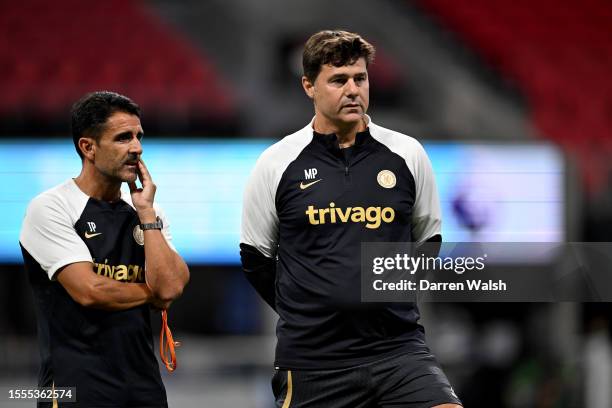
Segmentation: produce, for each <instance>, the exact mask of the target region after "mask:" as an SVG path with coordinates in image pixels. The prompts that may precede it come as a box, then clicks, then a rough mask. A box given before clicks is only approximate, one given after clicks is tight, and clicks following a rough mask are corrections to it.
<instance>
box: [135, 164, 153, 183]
mask: <svg viewBox="0 0 612 408" xmlns="http://www.w3.org/2000/svg"><path fill="white" fill-rule="evenodd" d="M138 170H139V172H138V175H139V177H140V181H141V182H142V183H143V185H144V183H145V182H149V181H151V174H150V173H149V170H148V169H147V166H145V164H144V162H143V161H142V159H140V160H139V161H138Z"/></svg>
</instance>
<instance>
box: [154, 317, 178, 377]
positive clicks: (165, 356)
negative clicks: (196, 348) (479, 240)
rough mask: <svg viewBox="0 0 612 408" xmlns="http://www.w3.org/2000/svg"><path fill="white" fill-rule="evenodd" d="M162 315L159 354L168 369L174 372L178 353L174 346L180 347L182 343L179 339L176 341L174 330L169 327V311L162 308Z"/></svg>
mask: <svg viewBox="0 0 612 408" xmlns="http://www.w3.org/2000/svg"><path fill="white" fill-rule="evenodd" d="M161 316H162V328H161V332H160V333H159V355H160V357H161V361H162V362H163V363H164V365H165V366H166V369H167V370H168V371H169V372H173V371H174V370H176V353H175V351H174V348H175V347H179V346H180V345H181V343H180V342H179V341H174V339H173V338H172V331H170V327H168V311H167V310H162V312H161ZM164 337H165V339H164Z"/></svg>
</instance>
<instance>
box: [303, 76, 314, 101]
mask: <svg viewBox="0 0 612 408" xmlns="http://www.w3.org/2000/svg"><path fill="white" fill-rule="evenodd" d="M302 87H303V88H304V92H306V95H308V97H309V98H310V99H313V98H314V84H313V83H312V82H310V80H309V79H308V78H306V77H305V76H303V77H302Z"/></svg>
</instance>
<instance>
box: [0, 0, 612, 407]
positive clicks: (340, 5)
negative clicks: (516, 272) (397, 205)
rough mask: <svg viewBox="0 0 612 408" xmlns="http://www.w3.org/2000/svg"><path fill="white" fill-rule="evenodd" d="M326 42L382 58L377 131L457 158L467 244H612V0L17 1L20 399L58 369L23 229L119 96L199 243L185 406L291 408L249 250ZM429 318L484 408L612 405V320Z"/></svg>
mask: <svg viewBox="0 0 612 408" xmlns="http://www.w3.org/2000/svg"><path fill="white" fill-rule="evenodd" d="M324 28H343V29H347V30H349V31H355V32H359V33H360V34H362V35H363V36H364V37H365V38H367V39H368V40H370V41H371V42H373V43H374V45H376V46H377V48H378V53H377V59H376V61H375V63H374V65H373V66H371V69H370V74H371V79H370V81H371V88H372V90H371V108H370V113H371V114H372V116H373V118H374V120H375V121H376V122H377V123H379V124H381V125H383V126H385V127H390V128H393V129H396V130H399V131H402V132H404V133H406V134H409V135H412V136H414V137H416V138H418V139H419V140H421V141H424V142H426V146H427V148H428V151H430V154H432V153H431V152H435V154H432V156H433V158H432V160H433V161H434V170H436V173H437V174H438V178H439V180H441V181H440V184H441V189H443V190H444V192H443V200H445V202H444V203H443V204H444V208H445V213H444V217H445V222H447V221H449V220H451V221H449V222H450V224H445V228H446V230H445V234H446V235H445V238H448V236H449V235H450V236H453V237H456V238H457V240H464V239H465V240H478V239H481V240H488V239H491V240H498V241H504V240H505V239H506V240H507V239H508V236H510V237H511V239H512V240H516V241H530V240H554V241H556V240H558V241H585V242H591V241H612V239H610V236H611V234H612V232H611V231H612V160H611V159H612V134H611V132H612V131H611V129H612V80H610V78H609V75H610V72H612V3H610V1H609V0H582V1H575V0H574V1H572V0H555V1H553V0H529V1H528V0H495V1H493V0H469V1H465V2H458V1H451V0H418V1H408V0H393V1H392V0H378V1H374V0H360V1H348V0H337V1H334V2H329V1H322V0H310V1H308V2H305V1H292V2H286V1H281V0H260V1H257V2H253V1H247V0H233V1H222V0H208V1H206V2H200V1H195V0H188V1H182V2H172V1H169V0H151V1H120V0H107V1H103V2H102V1H99V2H82V1H77V0H58V1H55V2H48V1H42V0H22V1H19V2H12V1H0V55H1V58H0V88H1V89H2V92H1V93H0V138H1V139H0V157H1V158H2V163H0V178H1V179H2V190H1V192H0V207H1V208H2V211H3V214H5V216H6V217H7V219H6V220H5V223H3V224H4V226H3V227H1V228H0V237H1V240H0V263H1V264H0V303H1V305H2V310H3V313H2V314H0V385H2V386H9V385H20V386H26V385H33V384H35V382H36V374H37V367H38V349H37V345H36V333H35V320H34V311H33V307H32V296H31V293H30V289H29V287H28V284H27V281H26V277H25V274H24V273H23V267H22V265H21V263H20V260H19V258H18V257H16V256H15V254H16V253H17V254H18V252H16V251H17V250H18V242H17V240H18V235H17V233H18V229H19V225H20V222H21V218H22V216H23V211H24V209H25V207H26V205H27V203H28V201H29V200H30V199H31V198H32V197H33V196H34V195H35V194H37V193H38V192H40V191H42V190H43V189H44V188H47V187H49V186H50V185H53V184H55V181H56V180H58V182H59V181H62V180H63V179H65V178H67V177H70V176H74V175H76V174H77V172H78V169H79V163H78V159H77V156H76V154H73V153H72V152H71V149H72V148H71V147H70V143H71V142H70V135H69V114H68V111H69V107H70V105H71V104H72V102H74V101H75V100H76V99H77V98H78V97H80V96H81V95H82V94H84V93H85V92H88V91H93V90H100V89H108V90H114V91H117V92H120V93H124V94H126V95H128V96H130V97H131V98H133V99H134V100H135V101H136V102H138V103H139V104H140V105H141V106H142V107H143V110H144V118H143V125H144V128H145V132H146V138H145V142H144V149H145V158H147V157H151V160H152V163H149V167H150V168H151V171H152V174H153V176H154V177H155V178H156V180H157V182H158V184H159V193H160V195H161V194H163V192H164V191H166V193H165V194H166V195H165V196H164V198H163V199H162V198H161V196H160V202H162V204H163V205H164V207H166V208H167V207H172V208H174V211H175V212H176V214H177V215H176V218H178V219H177V220H176V223H177V224H178V226H179V227H180V225H181V222H184V223H185V224H184V225H185V227H184V228H183V229H181V228H178V230H176V229H175V230H174V231H173V232H174V235H175V236H176V237H177V240H181V239H182V241H180V244H179V245H178V246H179V249H181V250H182V251H184V252H185V253H188V254H189V255H188V259H189V263H190V267H191V275H192V279H191V283H190V285H189V286H188V289H187V290H186V291H185V294H184V296H183V298H182V299H181V300H179V301H178V302H177V303H176V304H175V305H174V306H173V308H172V309H171V312H170V319H171V324H172V326H173V328H174V331H175V338H178V339H179V340H181V341H182V344H183V346H182V347H181V348H180V349H179V350H178V358H179V364H180V366H179V369H178V370H177V372H175V373H173V374H171V375H165V381H166V386H167V390H168V394H169V402H170V404H171V406H176V407H200V406H206V407H253V408H259V407H270V406H272V397H271V389H270V386H269V380H270V376H271V374H272V371H273V367H272V360H273V349H274V345H275V341H274V323H275V316H274V314H273V313H272V312H271V311H270V310H268V309H267V308H266V307H265V306H264V305H263V303H262V302H260V301H259V299H258V298H257V296H256V294H255V293H254V291H252V290H251V289H250V287H249V286H248V283H247V282H246V281H245V280H244V279H243V278H242V275H241V271H240V269H239V266H238V264H237V254H236V253H235V252H231V251H232V249H231V248H233V249H234V250H235V251H237V250H238V242H237V240H236V239H237V238H236V237H237V232H238V231H237V228H238V225H239V203H240V199H241V197H240V194H241V186H242V184H240V183H243V182H244V177H246V175H247V174H248V172H249V170H250V167H251V166H252V164H253V160H254V158H255V157H256V156H257V154H258V152H259V151H261V149H263V148H265V146H267V145H269V144H270V143H272V142H273V141H274V140H277V139H279V138H280V137H281V136H283V135H285V134H287V133H290V132H292V131H294V130H296V129H298V128H300V127H302V126H303V124H304V123H306V122H307V121H308V120H309V119H310V118H311V115H312V107H311V106H310V104H309V101H308V100H307V98H306V97H305V96H304V95H303V92H302V90H301V87H300V83H299V77H300V70H301V67H300V55H301V46H302V45H303V43H304V41H305V40H306V39H307V38H308V36H309V35H310V34H311V33H313V32H315V31H317V30H320V29H324ZM66 146H67V148H66ZM149 147H150V149H149ZM492 147H493V149H492V150H491V148H492ZM147 149H149V150H147ZM487 149H488V150H487ZM517 149H518V150H517ZM521 149H522V150H521ZM66 152H67V153H66ZM45 153H46V154H45ZM64 153H65V154H64ZM148 154H149V155H150V156H147V155H148ZM58 158H59V159H58ZM449 160H450V161H452V160H454V162H453V163H454V166H449V167H445V166H446V165H447V164H448V163H449ZM464 166H465V167H464ZM466 169H467V170H466ZM508 169H510V170H508ZM521 170H523V171H521ZM500 173H505V174H502V175H500V176H499V177H506V176H508V173H511V174H510V176H512V177H515V178H513V179H512V180H513V181H512V182H511V184H510V188H509V187H508V186H509V185H508V184H507V181H501V180H502V179H501V178H499V179H496V177H497V176H496V174H500ZM474 175H475V176H474ZM543 175H544V176H543ZM479 177H488V178H487V181H486V182H483V180H482V178H479ZM496 180H500V181H499V182H497V183H496ZM512 183H514V184H512ZM475 185H476V186H480V189H481V191H480V193H479V194H477V195H475V196H470V194H471V192H473V191H474V189H473V186H475ZM483 186H484V187H483ZM508 188H509V190H508ZM181 214H182V215H181ZM181 216H182V218H181ZM190 220H192V223H191V224H190ZM500 220H503V221H505V223H500ZM542 220H546V222H545V223H544V224H538V222H542ZM171 221H173V218H171ZM213 221H214V222H213ZM449 225H450V227H449ZM215 228H217V229H215ZM449 228H450V229H449ZM211 231H212V232H211ZM203 233H208V235H207V236H203V235H202V234H203ZM509 233H511V235H504V234H509ZM181 234H184V235H183V238H181ZM190 234H191V235H190ZM185 237H187V238H185ZM224 245H225V246H224ZM228 245H229V246H228ZM227 248H230V249H229V252H227V253H226V252H223V251H224V250H225V251H227V250H228V249H227ZM516 265H517V267H529V266H530V265H524V262H521V260H516ZM611 272H612V271H611ZM422 312H423V321H424V324H425V327H426V329H427V333H428V341H429V344H430V346H431V347H432V349H433V350H434V352H436V353H437V355H438V357H439V359H440V360H441V362H442V364H443V366H444V367H445V369H446V370H447V373H448V375H449V377H450V378H451V380H452V382H453V384H454V386H455V390H456V391H457V393H458V394H459V396H460V397H461V398H462V399H463V401H464V403H465V405H466V407H491V406H495V407H538V408H544V407H602V408H605V407H612V346H611V343H610V317H611V313H610V312H611V308H610V305H609V304H607V303H582V304H581V303H487V304H484V303H470V304H452V303H436V304H425V305H423V307H422ZM154 320H157V319H154ZM154 323H155V324H157V325H158V323H159V322H158V321H155V322H154ZM0 400H1V401H2V402H0V405H1V406H11V405H10V403H9V402H6V400H4V399H0ZM30 405H31V404H30ZM15 406H21V405H15Z"/></svg>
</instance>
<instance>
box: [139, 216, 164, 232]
mask: <svg viewBox="0 0 612 408" xmlns="http://www.w3.org/2000/svg"><path fill="white" fill-rule="evenodd" d="M163 227H164V223H163V222H162V220H161V218H159V217H157V221H155V222H150V223H148V224H140V229H141V230H143V231H146V230H153V229H156V230H161V229H162V228H163Z"/></svg>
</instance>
